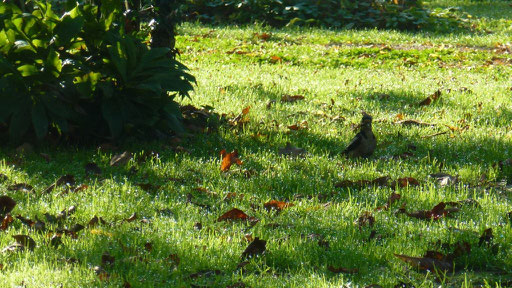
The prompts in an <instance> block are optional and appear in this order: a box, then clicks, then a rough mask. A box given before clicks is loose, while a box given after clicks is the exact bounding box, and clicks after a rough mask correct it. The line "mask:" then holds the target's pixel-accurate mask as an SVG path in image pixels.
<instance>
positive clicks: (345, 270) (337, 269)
mask: <svg viewBox="0 0 512 288" xmlns="http://www.w3.org/2000/svg"><path fill="white" fill-rule="evenodd" d="M327 270H329V271H331V272H332V273H336V274H339V273H346V274H354V273H357V272H358V271H359V269H357V268H353V269H348V268H343V267H334V266H328V267H327Z"/></svg>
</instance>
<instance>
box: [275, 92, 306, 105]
mask: <svg viewBox="0 0 512 288" xmlns="http://www.w3.org/2000/svg"><path fill="white" fill-rule="evenodd" d="M299 100H304V96H302V95H288V94H285V95H283V96H282V97H281V102H288V103H293V102H297V101H299Z"/></svg>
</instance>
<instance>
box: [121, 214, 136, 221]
mask: <svg viewBox="0 0 512 288" xmlns="http://www.w3.org/2000/svg"><path fill="white" fill-rule="evenodd" d="M135 220H137V212H133V214H132V215H130V217H128V218H126V219H124V220H123V221H124V222H128V223H129V222H133V221H135Z"/></svg>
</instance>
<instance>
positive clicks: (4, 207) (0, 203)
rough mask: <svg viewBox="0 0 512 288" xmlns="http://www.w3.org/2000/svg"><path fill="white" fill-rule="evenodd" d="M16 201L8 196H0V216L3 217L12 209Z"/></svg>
mask: <svg viewBox="0 0 512 288" xmlns="http://www.w3.org/2000/svg"><path fill="white" fill-rule="evenodd" d="M15 206H16V201H14V199H12V198H11V197H9V196H6V195H4V196H0V214H1V215H5V214H7V213H9V212H11V211H12V209H14V207H15Z"/></svg>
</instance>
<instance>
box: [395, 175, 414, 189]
mask: <svg viewBox="0 0 512 288" xmlns="http://www.w3.org/2000/svg"><path fill="white" fill-rule="evenodd" d="M419 185H420V182H418V180H416V179H414V178H412V177H404V178H399V179H397V180H396V181H393V183H391V187H393V188H395V187H398V188H405V187H408V186H419Z"/></svg>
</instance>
